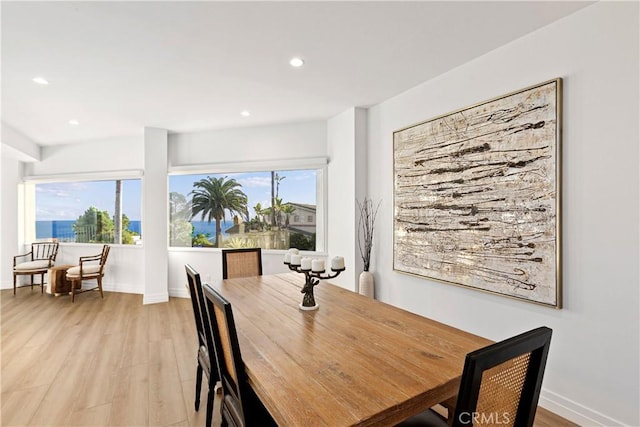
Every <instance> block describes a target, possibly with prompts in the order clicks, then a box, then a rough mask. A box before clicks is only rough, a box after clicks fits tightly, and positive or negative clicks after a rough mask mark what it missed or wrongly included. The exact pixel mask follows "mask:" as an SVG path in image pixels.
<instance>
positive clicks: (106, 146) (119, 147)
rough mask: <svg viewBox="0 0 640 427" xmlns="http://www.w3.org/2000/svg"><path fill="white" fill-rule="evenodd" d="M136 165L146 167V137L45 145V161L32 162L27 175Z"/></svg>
mask: <svg viewBox="0 0 640 427" xmlns="http://www.w3.org/2000/svg"><path fill="white" fill-rule="evenodd" d="M134 169H137V170H142V169H144V144H143V138H142V137H128V138H112V139H104V140H95V141H88V142H85V143H74V144H67V145H55V146H45V147H42V149H41V161H39V162H33V163H28V164H27V165H26V168H25V175H28V176H42V175H56V174H76V173H93V172H109V171H114V170H117V171H122V170H134Z"/></svg>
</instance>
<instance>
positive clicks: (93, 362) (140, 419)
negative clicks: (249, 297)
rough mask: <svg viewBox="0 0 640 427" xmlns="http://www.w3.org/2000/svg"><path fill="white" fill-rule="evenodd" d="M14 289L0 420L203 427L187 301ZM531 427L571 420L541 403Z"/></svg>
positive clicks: (5, 329)
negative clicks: (57, 294) (196, 406)
mask: <svg viewBox="0 0 640 427" xmlns="http://www.w3.org/2000/svg"><path fill="white" fill-rule="evenodd" d="M12 292H13V291H12V290H4V291H1V292H0V312H1V313H0V314H1V323H0V327H1V329H2V331H1V343H0V345H1V353H0V357H1V359H2V361H1V363H2V370H1V379H0V383H1V392H2V393H1V395H0V399H1V403H0V413H1V414H0V425H2V426H53V425H70V426H107V425H113V426H147V425H148V426H204V424H205V408H206V384H203V389H202V393H201V404H200V411H198V412H196V411H195V410H194V406H193V401H194V389H195V366H196V365H195V349H196V347H197V342H196V338H195V337H196V335H195V327H194V321H193V312H192V309H191V303H190V301H189V300H188V299H182V298H171V299H170V301H169V303H165V304H152V305H142V296H140V295H131V294H119V293H113V292H105V293H104V300H101V299H100V295H99V294H98V293H97V292H88V293H84V294H80V295H79V296H76V302H75V303H74V304H72V303H71V302H70V300H69V297H67V296H60V297H53V296H51V295H46V294H45V295H41V294H40V292H39V290H36V289H35V288H34V290H33V291H31V289H30V288H23V289H18V292H17V295H16V296H15V297H14V296H13V295H12ZM203 382H206V380H204V381H203ZM217 397H219V395H217ZM218 405H219V402H218V399H216V406H215V407H214V425H219V423H220V414H219V406H218ZM535 425H536V426H538V427H545V426H554V427H563V426H574V425H575V424H572V423H570V422H568V421H566V420H564V419H562V418H559V417H557V416H555V415H554V414H551V413H550V412H548V411H545V410H543V409H540V410H539V411H538V415H537V418H536V424H535ZM295 427H297V426H295Z"/></svg>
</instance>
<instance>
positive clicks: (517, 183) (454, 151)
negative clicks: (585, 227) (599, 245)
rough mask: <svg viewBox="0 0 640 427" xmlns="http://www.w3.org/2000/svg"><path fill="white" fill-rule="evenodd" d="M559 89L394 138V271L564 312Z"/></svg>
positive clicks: (553, 85)
mask: <svg viewBox="0 0 640 427" xmlns="http://www.w3.org/2000/svg"><path fill="white" fill-rule="evenodd" d="M561 85H562V80H561V79H554V80H551V81H548V82H544V83H541V84H538V85H536V86H532V87H528V88H526V89H522V90H519V91H516V92H513V93H510V94H508V95H504V96H501V97H498V98H495V99H492V100H489V101H485V102H482V103H480V104H477V105H474V106H471V107H468V108H465V109H462V110H459V111H456V112H453V113H449V114H446V115H443V116H440V117H436V118H434V119H431V120H428V121H426V122H423V123H419V124H416V125H412V126H410V127H407V128H404V129H401V130H398V131H396V132H394V134H393V145H394V201H393V204H394V234H393V239H394V240H393V245H394V248H393V249H394V253H393V268H394V270H396V271H399V272H402V273H408V274H413V275H418V276H421V277H426V278H429V279H435V280H437V281H442V282H446V283H452V284H457V285H462V286H467V287H470V288H474V289H479V290H484V291H488V292H492V293H495V294H500V295H505V296H509V297H514V298H519V299H522V300H526V301H531V302H536V303H540V304H544V305H548V306H552V307H556V308H560V307H561V268H560V236H561V233H560V218H561V216H560V164H561V163H560V135H561V93H562V88H561Z"/></svg>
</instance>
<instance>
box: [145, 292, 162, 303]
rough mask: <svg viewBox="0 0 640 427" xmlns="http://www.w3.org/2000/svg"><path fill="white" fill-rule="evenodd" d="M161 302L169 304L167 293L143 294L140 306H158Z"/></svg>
mask: <svg viewBox="0 0 640 427" xmlns="http://www.w3.org/2000/svg"><path fill="white" fill-rule="evenodd" d="M163 302H169V293H168V292H161V293H158V294H144V296H143V297H142V304H159V303H163Z"/></svg>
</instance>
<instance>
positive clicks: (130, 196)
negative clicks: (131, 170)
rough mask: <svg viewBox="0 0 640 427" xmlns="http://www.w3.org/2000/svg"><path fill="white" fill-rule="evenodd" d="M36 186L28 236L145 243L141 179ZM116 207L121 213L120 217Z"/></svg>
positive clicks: (75, 240)
mask: <svg viewBox="0 0 640 427" xmlns="http://www.w3.org/2000/svg"><path fill="white" fill-rule="evenodd" d="M33 186H34V191H35V209H34V210H35V223H34V228H35V230H29V229H27V235H28V236H27V237H29V236H32V235H35V238H36V239H51V238H55V239H58V241H60V242H76V243H115V244H125V245H134V244H141V243H142V240H141V239H142V226H141V217H140V207H141V181H140V179H123V180H104V181H76V182H54V183H36V184H33ZM117 200H119V203H116V201H117ZM27 206H28V205H27ZM27 210H28V209H27ZM117 210H119V211H120V214H121V215H119V218H118V216H116V211H117ZM29 223H30V222H27V225H29ZM28 240H30V239H28Z"/></svg>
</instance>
